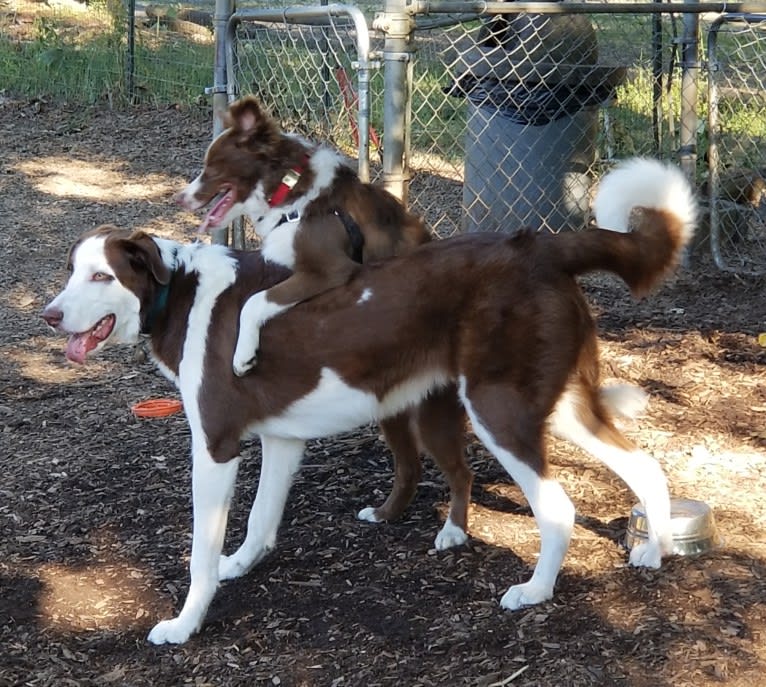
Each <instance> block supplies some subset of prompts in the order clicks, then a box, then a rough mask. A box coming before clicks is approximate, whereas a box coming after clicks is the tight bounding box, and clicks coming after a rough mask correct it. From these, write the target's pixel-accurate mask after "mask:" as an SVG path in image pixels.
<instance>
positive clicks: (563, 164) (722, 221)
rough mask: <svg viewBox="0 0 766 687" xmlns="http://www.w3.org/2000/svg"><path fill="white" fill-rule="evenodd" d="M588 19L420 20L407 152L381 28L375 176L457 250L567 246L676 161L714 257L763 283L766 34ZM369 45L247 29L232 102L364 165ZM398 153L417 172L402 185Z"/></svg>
mask: <svg viewBox="0 0 766 687" xmlns="http://www.w3.org/2000/svg"><path fill="white" fill-rule="evenodd" d="M442 4H444V3H442ZM437 5H438V3H432V4H431V5H429V8H430V9H431V10H433V8H434V6H437ZM572 7H573V9H574V11H569V7H568V6H567V5H566V3H561V4H560V3H556V9H555V10H548V11H541V12H534V13H531V12H519V11H515V8H514V7H513V5H509V6H508V8H507V9H506V8H504V10H503V12H502V13H493V14H489V13H486V12H482V11H476V6H475V4H474V3H450V4H449V5H448V6H447V7H446V8H445V9H446V10H450V11H443V12H441V11H439V12H433V11H430V12H429V13H426V14H418V13H417V12H414V13H412V14H411V15H409V17H410V18H409V19H408V20H407V21H408V23H407V25H406V30H405V31H404V33H406V34H407V38H406V41H407V42H406V48H405V50H402V51H401V54H397V55H395V56H394V59H396V60H399V61H400V62H401V63H403V64H404V65H405V66H404V67H402V68H401V69H400V70H399V71H398V76H399V78H404V79H407V80H409V82H408V83H406V84H405V85H404V86H403V87H402V89H401V91H400V93H399V94H398V97H399V98H401V97H405V98H406V99H407V103H406V104H407V107H406V112H405V115H404V116H405V120H404V131H403V132H402V134H401V136H400V137H399V140H396V139H395V137H394V136H391V135H388V136H384V132H385V130H386V127H390V125H391V122H390V121H387V116H388V117H389V118H390V113H387V111H386V108H387V107H388V105H387V100H389V99H390V98H391V94H390V93H387V88H388V89H390V87H391V85H390V78H391V77H390V76H386V71H385V69H384V65H387V62H386V60H390V59H391V48H390V46H389V45H388V43H387V40H388V38H389V35H390V32H391V24H390V15H389V14H388V13H383V14H382V15H379V16H378V17H377V18H376V19H375V20H374V21H370V22H369V24H370V35H369V54H368V55H367V56H366V58H365V59H366V60H367V62H366V64H367V66H368V67H369V72H368V73H367V74H366V75H365V76H364V82H365V83H364V85H363V90H364V91H365V92H368V93H369V96H370V100H369V105H366V104H365V105H363V107H365V108H367V107H368V108H369V109H368V110H367V111H366V112H365V122H366V124H364V125H363V126H364V128H365V129H366V133H363V136H362V139H363V146H364V145H369V151H370V167H369V173H370V176H371V177H372V178H373V179H377V180H378V181H380V182H382V183H384V184H386V185H387V186H388V187H389V188H390V189H391V190H393V191H394V192H395V193H397V194H398V195H400V196H402V197H403V198H405V199H406V201H407V202H408V204H409V205H410V206H412V207H413V208H414V209H415V210H416V211H417V212H419V213H421V214H422V215H423V216H424V217H425V219H426V220H427V221H428V223H429V225H430V226H431V227H432V228H433V230H434V232H435V233H437V234H438V235H440V236H450V235H453V234H455V233H457V232H461V231H473V230H478V229H480V230H502V231H513V230H515V229H517V228H519V227H522V226H533V227H535V228H538V229H545V230H549V231H554V232H557V231H561V230H565V229H579V228H582V227H584V226H586V225H587V224H588V222H589V221H590V220H591V215H590V204H591V199H592V194H593V191H594V190H595V187H596V184H597V182H598V179H599V178H600V177H601V175H602V174H603V173H604V172H605V171H606V170H607V169H608V168H609V167H610V166H611V165H613V164H614V163H615V162H616V161H618V160H620V159H622V158H625V157H628V156H631V155H649V156H653V157H659V158H663V159H668V160H673V161H674V162H676V163H679V164H681V166H682V167H683V168H684V169H685V170H686V172H687V174H689V176H690V177H692V178H693V179H694V181H695V183H696V184H697V185H698V187H699V188H700V197H701V201H702V203H703V208H705V211H704V215H705V216H704V219H703V223H702V224H703V226H702V229H701V231H700V235H699V236H698V238H697V241H698V245H697V248H698V249H699V250H712V252H713V255H714V257H715V258H716V262H717V264H718V265H719V267H721V268H723V269H733V270H737V271H747V272H758V271H762V270H764V265H763V262H764V254H765V253H766V245H765V242H764V240H763V221H762V219H763V214H764V211H763V204H762V201H763V198H764V195H766V191H764V189H766V185H764V182H763V178H764V169H765V165H764V161H763V159H762V157H759V156H762V155H763V153H762V152H761V151H762V150H763V146H762V140H761V139H762V132H761V128H762V126H763V125H762V124H761V121H762V120H763V118H760V119H757V121H751V120H752V119H753V118H754V117H757V115H756V113H758V112H759V111H760V110H759V108H761V107H762V102H759V98H760V99H762V98H763V93H764V90H763V79H764V78H765V77H764V76H763V74H764V73H766V71H764V69H763V66H764V65H763V60H764V46H763V44H762V43H760V42H759V41H761V40H762V39H763V27H764V26H766V24H762V23H761V22H760V21H755V20H754V19H753V18H751V19H750V20H748V21H745V22H743V21H742V20H737V21H735V18H734V17H732V16H731V15H702V13H701V11H698V12H696V13H691V14H684V15H683V16H681V15H678V14H676V13H672V12H669V11H668V10H667V8H661V7H658V6H656V5H655V6H652V7H653V8H655V11H654V12H649V11H646V10H645V8H641V7H636V8H635V9H633V11H630V8H626V7H625V5H623V4H621V5H616V6H615V8H616V9H615V10H614V11H613V10H612V8H611V7H610V6H609V5H607V4H598V5H595V4H594V5H592V6H589V7H585V8H583V7H582V6H579V7H574V6H572ZM542 9H543V10H546V9H547V8H542ZM642 9H643V10H644V11H641V10H642ZM700 17H701V19H700ZM720 17H723V18H720ZM368 18H369V14H368ZM394 19H396V20H399V17H394ZM698 19H700V21H698ZM399 30H401V28H400V27H399ZM357 31H358V27H356V26H353V24H352V23H351V22H349V21H348V20H347V19H343V18H337V17H336V18H328V19H327V20H326V21H325V22H324V23H323V25H322V26H321V27H320V26H316V25H307V24H306V22H305V21H304V20H302V19H300V17H298V16H297V15H296V16H294V17H293V21H291V22H287V23H285V22H279V21H270V22H268V24H259V22H258V21H255V20H253V19H252V18H250V19H248V18H246V17H243V19H242V21H241V22H239V23H238V29H237V32H236V34H235V35H234V37H233V40H234V41H235V47H234V48H233V53H235V54H236V55H237V61H236V65H235V66H234V69H233V71H232V73H231V79H232V83H231V84H230V91H231V92H230V95H231V97H236V96H238V95H242V94H244V93H255V94H256V95H258V96H259V97H260V98H261V99H262V100H263V101H264V102H265V103H266V104H267V105H268V106H269V107H270V108H271V109H272V111H273V112H274V113H275V115H276V116H277V117H278V118H279V119H280V121H281V122H282V125H283V126H284V127H285V128H287V129H291V130H295V131H298V132H300V133H303V134H304V135H307V136H309V137H312V138H316V139H320V140H329V141H330V142H332V143H333V144H335V145H336V146H338V147H340V148H341V149H343V150H345V151H346V152H348V153H349V154H351V155H355V154H356V150H357V146H358V143H359V124H358V123H356V110H357V108H358V106H359V98H358V90H359V84H358V79H357V77H358V76H359V74H358V65H359V60H360V56H359V48H358V44H357V41H356V39H357ZM716 36H717V37H718V41H717V47H715V48H712V47H711V46H713V44H714V43H715V37H716ZM706 50H707V52H705V51H706ZM703 55H708V57H707V59H706V60H703V59H702V56H703ZM363 61H364V60H363ZM387 79H388V81H387ZM708 79H709V82H710V88H709V89H707V88H706V87H705V86H706V80H708ZM716 87H717V89H716ZM698 89H699V90H698ZM402 93H403V94H404V96H402ZM716 93H718V95H716ZM722 106H723V107H724V109H725V111H723V112H722V111H721V107H722ZM716 110H717V111H718V114H717V116H716ZM390 119H391V121H393V123H394V124H396V118H395V117H394V118H390ZM746 121H750V123H749V124H745V122H746ZM392 141H393V145H398V146H400V148H401V151H400V154H401V157H402V162H401V167H400V168H397V167H396V164H395V162H396V161H394V164H393V166H392V165H389V168H388V169H387V168H386V164H385V155H384V150H383V148H384V147H385V146H386V145H389V144H392ZM713 144H717V148H718V151H719V152H718V154H717V155H715V153H713V152H709V150H708V148H709V147H710V146H712V145H713ZM722 151H723V152H722ZM388 152H390V151H388ZM362 157H366V151H365V150H363V151H362ZM738 183H740V185H741V186H742V185H746V186H747V188H749V189H750V196H748V197H745V195H746V194H744V191H745V188H744V186H742V188H741V189H740V190H737V188H736V187H737V184H738ZM708 204H709V207H710V212H708V211H707V207H708Z"/></svg>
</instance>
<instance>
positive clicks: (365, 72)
mask: <svg viewBox="0 0 766 687" xmlns="http://www.w3.org/2000/svg"><path fill="white" fill-rule="evenodd" d="M344 19H345V20H347V21H349V22H350V23H352V24H353V26H354V30H355V33H356V52H357V72H358V75H357V84H358V86H357V96H358V103H359V104H358V109H357V113H356V116H357V120H356V121H357V129H358V131H359V149H358V174H359V178H360V179H362V180H363V181H369V178H370V71H371V68H372V66H371V64H370V32H369V28H368V26H367V20H366V19H365V17H364V14H362V11H361V10H360V9H359V8H358V7H355V6H353V5H341V4H337V3H333V4H329V5H323V6H307V7H300V6H297V7H286V8H283V9H277V8H264V9H255V8H248V9H242V10H237V12H235V13H234V14H233V15H231V17H229V19H228V24H227V26H226V48H225V49H226V65H227V79H228V85H229V99H230V100H231V99H233V98H235V97H236V88H235V84H236V74H235V69H234V65H235V54H234V46H235V45H236V38H237V36H236V34H237V27H238V26H239V25H240V24H241V23H242V22H243V21H260V22H264V23H275V24H276V23H283V24H304V25H320V26H321V25H325V24H327V23H329V22H330V21H334V22H336V23H337V22H338V20H341V21H342V20H344Z"/></svg>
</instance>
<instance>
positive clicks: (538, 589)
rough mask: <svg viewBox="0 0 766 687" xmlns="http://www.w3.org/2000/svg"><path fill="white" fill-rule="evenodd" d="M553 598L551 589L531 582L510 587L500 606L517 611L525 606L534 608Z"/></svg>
mask: <svg viewBox="0 0 766 687" xmlns="http://www.w3.org/2000/svg"><path fill="white" fill-rule="evenodd" d="M551 598H553V589H552V588H551V587H548V586H545V585H541V584H538V583H535V582H532V581H531V580H530V581H529V582H525V583H524V584H516V585H514V586H513V587H511V588H510V589H509V590H508V591H507V592H506V593H505V594H503V598H502V599H500V605H501V606H502V607H503V608H505V609H507V610H509V611H518V610H519V609H520V608H524V607H525V606H534V605H536V604H539V603H542V602H543V601H548V599H551Z"/></svg>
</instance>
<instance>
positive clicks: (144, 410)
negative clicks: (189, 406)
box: [130, 398, 183, 417]
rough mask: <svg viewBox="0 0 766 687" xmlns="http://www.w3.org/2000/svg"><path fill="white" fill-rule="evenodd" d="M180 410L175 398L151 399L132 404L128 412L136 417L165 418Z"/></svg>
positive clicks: (180, 406) (178, 402) (181, 406)
mask: <svg viewBox="0 0 766 687" xmlns="http://www.w3.org/2000/svg"><path fill="white" fill-rule="evenodd" d="M182 408H183V404H182V403H181V401H179V400H177V399H175V398H151V399H148V400H146V401H139V402H138V403H134V404H133V405H132V406H131V407H130V410H131V411H132V412H133V415H135V416H136V417H167V416H168V415H173V414H174V413H177V412H178V411H179V410H181V409H182Z"/></svg>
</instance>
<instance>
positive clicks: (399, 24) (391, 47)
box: [373, 0, 415, 205]
mask: <svg viewBox="0 0 766 687" xmlns="http://www.w3.org/2000/svg"><path fill="white" fill-rule="evenodd" d="M373 28H375V29H377V30H379V31H383V32H384V34H385V43H384V47H383V61H384V72H383V81H384V89H385V90H384V101H383V185H384V187H385V188H386V189H387V190H388V191H390V192H391V193H393V194H394V195H395V196H397V197H398V198H400V199H401V200H402V202H403V203H404V204H405V205H406V204H407V194H408V190H409V140H410V112H411V98H412V54H413V51H414V48H413V41H414V29H415V22H414V21H413V18H412V15H411V14H409V13H408V12H407V0H386V1H385V5H384V12H383V13H382V14H379V15H378V16H377V17H376V18H375V21H374V23H373Z"/></svg>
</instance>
